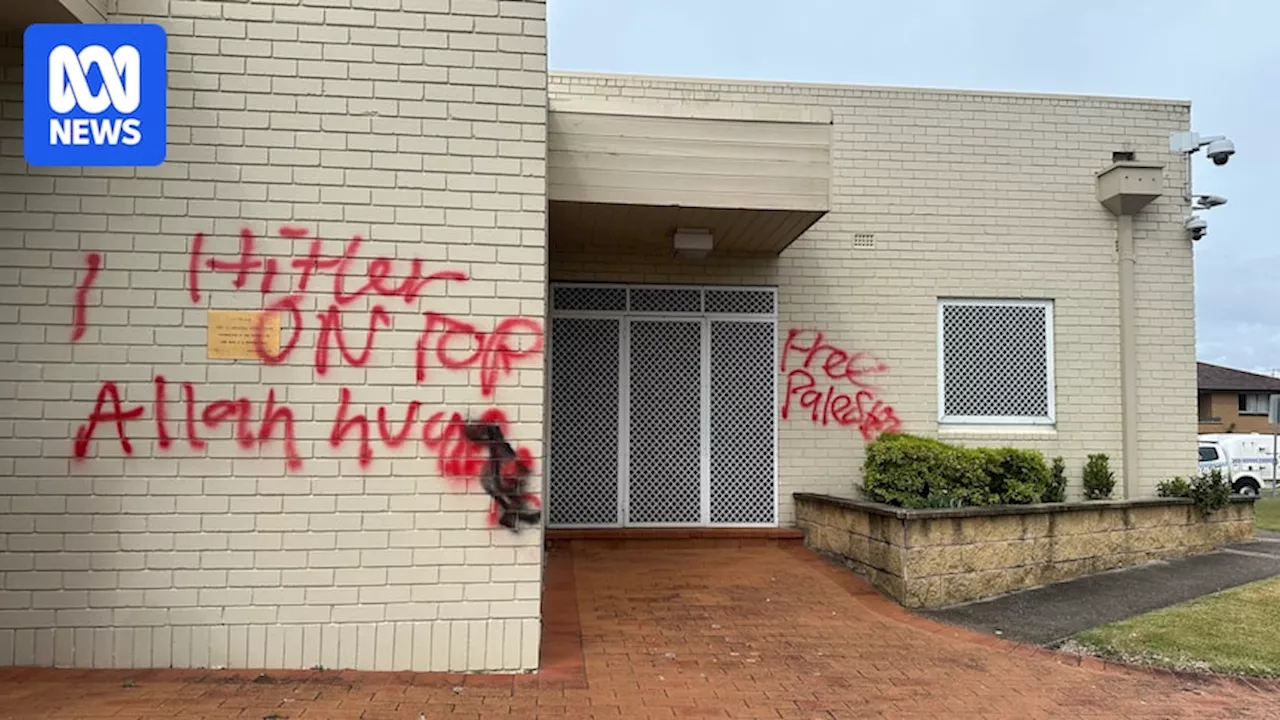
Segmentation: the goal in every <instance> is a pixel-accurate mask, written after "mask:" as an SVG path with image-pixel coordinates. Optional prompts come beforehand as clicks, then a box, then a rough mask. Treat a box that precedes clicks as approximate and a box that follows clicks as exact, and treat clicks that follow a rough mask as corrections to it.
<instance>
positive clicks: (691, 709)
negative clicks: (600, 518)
mask: <svg viewBox="0 0 1280 720" xmlns="http://www.w3.org/2000/svg"><path fill="white" fill-rule="evenodd" d="M545 601H546V604H547V608H546V612H547V613H548V616H549V619H548V628H547V633H546V636H547V642H546V643H545V647H544V655H545V663H546V667H547V671H546V672H545V673H544V674H543V675H542V676H541V677H535V676H522V677H519V678H510V677H507V678H497V677H488V676H467V677H460V676H439V675H416V674H373V673H367V674H366V673H318V672H317V673H307V672H302V673H293V674H284V673H275V672H272V673H270V676H271V681H270V682H253V681H252V678H253V676H254V674H255V673H244V672H242V673H238V674H237V673H230V672H205V671H167V670H166V671H154V672H145V673H138V672H134V673H129V672H121V671H96V672H79V671H60V670H7V671H0V718H79V719H84V720H93V719H96V718H113V719H114V720H137V719H139V718H161V717H165V718H183V719H184V720H196V719H198V718H208V719H213V718H218V719H221V718H237V719H250V720H258V719H259V718H290V719H291V720H313V719H318V718H333V719H335V720H336V719H346V718H361V719H362V720H377V719H380V718H395V719H397V720H400V719H404V720H418V718H419V716H420V714H421V717H424V718H427V719H428V720H431V719H434V718H441V717H468V718H485V719H486V720H487V719H488V718H494V717H501V716H520V717H569V718H650V717H656V718H673V717H707V718H710V717H721V718H729V717H732V718H827V719H831V718H937V717H955V718H1057V717H1062V718H1126V720H1128V719H1131V718H1226V717H1230V718H1264V717H1271V718H1274V717H1278V716H1280V688H1277V687H1275V686H1273V685H1268V686H1265V687H1259V686H1251V685H1249V684H1245V683H1239V682H1231V681H1204V680H1197V679H1183V678H1178V677H1175V676H1173V675H1170V674H1167V673H1157V672H1146V671H1129V670H1126V669H1123V668H1117V667H1114V666H1109V665H1103V664H1102V663H1099V662H1096V661H1089V662H1086V663H1084V664H1083V665H1081V664H1079V663H1078V662H1077V661H1076V660H1075V659H1069V658H1065V657H1064V656H1054V655H1051V654H1049V653H1048V652H1047V651H1042V650H1035V649H1032V648H1030V647H1028V646H1020V645H1014V644H1013V643H1010V642H1008V641H1005V640H1000V639H997V638H991V637H988V636H985V635H979V634H977V633H974V632H971V631H968V630H963V629H959V628H954V627H951V626H946V625H941V624H938V623H936V622H934V621H932V620H927V619H924V618H920V617H917V616H914V615H911V614H909V613H906V612H904V611H902V610H901V609H899V608H898V607H897V606H896V605H894V604H893V603H891V602H889V601H887V600H884V599H883V598H882V597H881V596H880V595H878V594H877V593H875V592H874V591H873V590H871V589H870V588H869V587H868V586H867V585H865V584H864V583H862V582H861V581H860V580H858V579H857V578H855V577H854V576H853V575H852V574H850V573H849V572H848V571H846V570H843V569H839V568H835V567H833V566H830V565H828V564H826V563H825V562H824V561H822V560H820V559H818V558H817V557H816V556H814V555H812V554H811V553H809V552H808V551H807V550H804V549H803V548H800V547H784V546H778V545H777V544H776V543H775V544H765V543H759V544H754V545H747V544H745V543H744V546H742V547H709V546H706V545H703V546H697V547H694V546H690V545H687V544H681V543H678V542H676V543H670V544H668V543H663V542H658V541H639V542H634V543H629V544H620V545H617V546H612V545H609V544H605V543H583V544H575V545H573V546H572V549H571V550H567V549H565V548H564V547H558V548H556V549H554V550H553V552H552V557H551V561H550V566H549V568H548V588H547V595H546V599H545ZM128 680H132V682H128Z"/></svg>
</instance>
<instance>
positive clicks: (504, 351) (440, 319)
mask: <svg viewBox="0 0 1280 720" xmlns="http://www.w3.org/2000/svg"><path fill="white" fill-rule="evenodd" d="M426 317H427V322H426V329H425V330H423V332H422V335H421V337H419V338H418V349H417V366H418V382H422V381H424V380H426V378H427V355H428V351H429V350H435V358H436V360H438V361H439V362H440V365H441V366H443V367H445V368H448V369H450V370H465V369H469V368H476V369H478V370H479V371H480V394H481V396H483V397H492V396H493V391H494V387H495V386H496V385H497V383H498V379H499V377H500V376H502V375H509V374H510V373H511V365H512V362H513V361H515V360H520V359H522V358H526V357H530V356H533V355H536V354H537V353H538V352H539V351H541V350H542V332H541V326H540V325H539V324H538V323H536V322H534V321H532V320H528V319H526V318H507V319H505V320H503V321H502V322H500V323H498V326H497V327H496V328H494V330H493V332H492V333H483V332H480V331H478V330H476V328H475V326H474V325H471V324H468V323H464V322H461V321H458V320H454V319H453V318H450V317H448V316H446V315H437V314H436V313H431V312H429V313H427V316H426ZM522 331H523V333H526V334H531V335H533V336H534V345H533V347H531V348H529V349H528V350H515V349H513V348H512V347H511V345H510V344H509V342H508V341H509V339H510V338H511V337H512V336H516V335H518V334H521V332H522ZM433 339H434V344H432V341H433ZM453 340H457V341H459V343H468V347H466V348H461V351H462V352H463V353H466V352H468V351H469V352H470V354H465V355H463V356H457V355H451V354H450V350H449V344H450V342H451V341H453ZM454 350H459V348H454Z"/></svg>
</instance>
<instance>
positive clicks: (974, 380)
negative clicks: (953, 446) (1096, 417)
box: [938, 300, 1054, 425]
mask: <svg viewBox="0 0 1280 720" xmlns="http://www.w3.org/2000/svg"><path fill="white" fill-rule="evenodd" d="M938 345H939V348H938V417H939V420H940V421H941V422H944V423H989V424H1027V425H1047V424H1052V423H1053V422H1054V394H1053V389H1054V388H1053V385H1054V383H1053V302H1052V301H1039V300H941V301H939V303H938Z"/></svg>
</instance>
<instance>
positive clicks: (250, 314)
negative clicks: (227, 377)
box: [207, 310, 280, 360]
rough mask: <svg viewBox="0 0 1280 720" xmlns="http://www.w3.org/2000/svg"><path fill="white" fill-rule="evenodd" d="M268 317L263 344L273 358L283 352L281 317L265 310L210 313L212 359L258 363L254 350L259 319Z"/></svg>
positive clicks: (210, 354) (256, 353)
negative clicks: (262, 316)
mask: <svg viewBox="0 0 1280 720" xmlns="http://www.w3.org/2000/svg"><path fill="white" fill-rule="evenodd" d="M264 314H265V315H266V318H265V322H264V323H263V326H262V342H263V345H264V346H265V347H266V350H267V351H268V352H270V353H271V354H272V355H277V354H279V352H280V313H276V312H266V311H263V310H210V311H209V330H208V335H207V341H208V357H209V358H211V359H218V360H257V359H258V351H257V350H256V349H255V348H254V346H253V332H254V326H255V324H256V323H257V322H258V316H260V315H264Z"/></svg>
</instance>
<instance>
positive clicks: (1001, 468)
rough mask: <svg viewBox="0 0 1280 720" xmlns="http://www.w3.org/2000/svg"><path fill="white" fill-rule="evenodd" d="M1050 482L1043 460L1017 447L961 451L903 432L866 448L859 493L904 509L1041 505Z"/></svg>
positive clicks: (881, 439) (1047, 469) (1050, 477)
mask: <svg viewBox="0 0 1280 720" xmlns="http://www.w3.org/2000/svg"><path fill="white" fill-rule="evenodd" d="M1051 484H1052V475H1051V473H1050V471H1049V467H1048V465H1046V464H1045V461H1044V456H1043V455H1042V454H1041V453H1039V452H1037V451H1034V450H1023V449H1019V448H965V447H959V446H955V445H949V444H947V443H944V442H941V441H939V440H934V439H931V438H922V437H917V436H914V435H907V434H900V433H895V434H889V435H882V436H881V437H880V438H879V439H878V440H876V441H875V442H873V443H871V444H870V445H869V446H868V447H867V459H866V462H865V463H863V491H864V492H865V493H866V494H867V496H868V497H869V498H870V499H872V500H875V501H877V502H882V503H887V504H890V505H897V506H900V507H907V508H938V507H962V506H970V505H1015V504H1028V503H1036V502H1041V501H1042V500H1043V498H1044V497H1045V495H1046V493H1047V492H1049V490H1050V486H1051Z"/></svg>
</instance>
